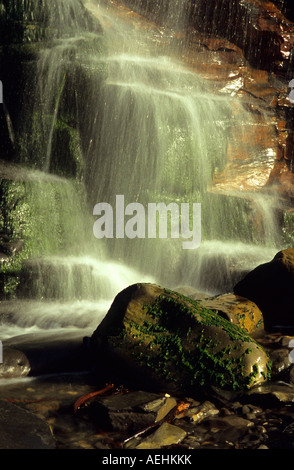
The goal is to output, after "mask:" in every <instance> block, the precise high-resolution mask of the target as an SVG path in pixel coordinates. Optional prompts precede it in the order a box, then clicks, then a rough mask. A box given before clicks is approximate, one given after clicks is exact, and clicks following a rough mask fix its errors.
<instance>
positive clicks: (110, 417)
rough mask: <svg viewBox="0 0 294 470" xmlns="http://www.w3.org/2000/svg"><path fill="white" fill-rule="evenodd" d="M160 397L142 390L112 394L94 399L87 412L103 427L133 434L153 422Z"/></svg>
mask: <svg viewBox="0 0 294 470" xmlns="http://www.w3.org/2000/svg"><path fill="white" fill-rule="evenodd" d="M162 398H164V397H162V396H160V395H157V394H152V393H148V392H144V391H137V392H130V393H127V394H123V395H113V396H110V397H104V398H100V399H97V400H95V401H94V402H93V403H92V404H91V405H89V406H88V409H87V413H89V416H90V417H91V419H92V420H93V421H94V422H96V423H99V426H100V427H102V428H104V429H107V430H113V431H119V432H124V433H129V434H133V433H136V432H139V431H142V430H143V429H144V428H146V427H148V426H150V425H153V424H154V423H155V421H156V419H157V417H158V408H159V409H161V407H162V405H163V404H164V400H163V401H162ZM152 405H153V406H152ZM150 408H151V409H150Z"/></svg>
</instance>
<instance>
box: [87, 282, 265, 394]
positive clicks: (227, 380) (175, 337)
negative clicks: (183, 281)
mask: <svg viewBox="0 0 294 470" xmlns="http://www.w3.org/2000/svg"><path fill="white" fill-rule="evenodd" d="M91 344H92V346H94V347H96V348H97V345H100V346H101V345H102V344H103V345H104V346H107V350H108V351H110V350H111V353H112V354H113V353H114V354H113V357H114V358H117V359H118V362H119V363H121V362H122V358H123V360H126V361H127V362H128V365H129V366H130V364H133V365H134V367H135V368H136V374H138V370H142V372H143V371H144V372H143V373H147V375H149V376H150V377H151V379H152V378H154V379H155V380H157V381H159V382H160V383H166V384H174V385H175V388H178V389H181V390H183V391H191V390H193V389H198V388H199V387H204V386H210V385H214V386H218V387H221V388H224V389H231V390H235V391H236V390H246V389H249V388H251V387H252V386H253V385H256V384H258V383H261V382H264V381H266V380H268V379H269V378H270V370H271V363H270V360H269V358H268V356H267V354H266V352H265V351H264V349H263V348H262V347H261V346H260V345H259V344H258V343H256V342H255V341H254V340H253V339H252V338H251V337H250V336H249V335H248V333H247V332H246V331H243V330H242V329H241V328H240V327H238V326H236V325H233V324H232V323H230V322H229V321H228V320H226V319H224V318H222V317H221V316H219V315H218V314H217V313H216V312H214V311H212V310H209V309H207V308H205V307H203V306H201V305H200V304H199V303H198V302H196V301H194V300H192V299H190V298H188V297H185V296H183V295H181V294H179V293H177V292H175V291H171V290H169V289H164V288H162V287H160V286H157V285H155V284H135V285H133V286H130V287H128V288H127V289H125V290H124V291H122V292H121V293H120V294H118V295H117V297H116V298H115V300H114V302H113V304H112V306H111V308H110V310H109V312H108V314H107V315H106V317H105V318H104V320H103V321H102V322H101V324H100V325H99V327H98V328H97V330H96V331H95V332H94V333H93V335H92V337H91ZM134 370H135V369H134ZM129 371H130V373H132V368H129Z"/></svg>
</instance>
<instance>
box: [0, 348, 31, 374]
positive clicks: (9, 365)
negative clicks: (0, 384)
mask: <svg viewBox="0 0 294 470" xmlns="http://www.w3.org/2000/svg"><path fill="white" fill-rule="evenodd" d="M30 371H31V366H30V363H29V361H28V358H27V357H26V355H25V354H24V353H23V352H22V351H20V350H18V349H14V348H8V347H6V348H3V362H2V363H0V378H5V379H8V378H17V377H26V376H27V375H29V373H30Z"/></svg>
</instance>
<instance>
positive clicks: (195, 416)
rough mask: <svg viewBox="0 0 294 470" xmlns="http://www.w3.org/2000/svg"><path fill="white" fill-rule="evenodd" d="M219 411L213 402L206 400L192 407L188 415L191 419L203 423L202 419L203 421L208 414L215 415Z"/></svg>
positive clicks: (193, 421)
mask: <svg viewBox="0 0 294 470" xmlns="http://www.w3.org/2000/svg"><path fill="white" fill-rule="evenodd" d="M218 413H219V410H218V409H217V408H216V407H215V405H214V404H213V403H211V402H209V401H205V402H204V403H202V404H201V405H200V406H198V407H196V408H191V409H190V410H189V411H188V413H187V415H186V416H187V417H190V421H191V422H192V423H194V424H196V423H201V421H203V420H204V419H205V418H207V417H208V416H214V415H217V414H218Z"/></svg>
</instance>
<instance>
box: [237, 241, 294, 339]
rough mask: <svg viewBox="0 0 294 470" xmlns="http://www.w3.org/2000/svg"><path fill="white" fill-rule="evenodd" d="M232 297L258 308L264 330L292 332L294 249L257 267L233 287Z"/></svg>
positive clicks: (293, 320)
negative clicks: (242, 298)
mask: <svg viewBox="0 0 294 470" xmlns="http://www.w3.org/2000/svg"><path fill="white" fill-rule="evenodd" d="M234 293H235V294H236V295H241V296H243V297H246V298H248V299H249V300H251V301H252V302H255V303H256V304H257V305H258V307H259V308H260V310H261V312H262V314H263V318H264V327H265V329H266V330H268V331H281V330H282V331H283V330H284V331H287V330H289V331H291V330H294V317H293V301H294V248H289V249H286V250H283V251H280V252H278V253H277V254H276V256H275V257H274V258H273V259H272V261H270V262H268V263H265V264H261V265H259V266H257V267H256V268H255V269H254V270H253V271H251V272H250V273H249V274H247V276H245V278H244V279H243V280H241V281H240V282H239V283H238V284H237V285H236V286H235V288H234Z"/></svg>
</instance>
